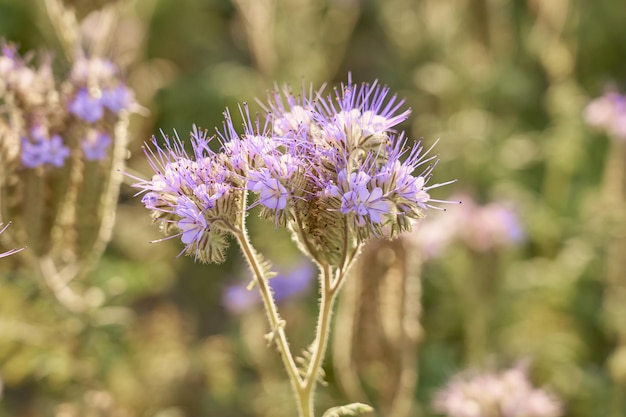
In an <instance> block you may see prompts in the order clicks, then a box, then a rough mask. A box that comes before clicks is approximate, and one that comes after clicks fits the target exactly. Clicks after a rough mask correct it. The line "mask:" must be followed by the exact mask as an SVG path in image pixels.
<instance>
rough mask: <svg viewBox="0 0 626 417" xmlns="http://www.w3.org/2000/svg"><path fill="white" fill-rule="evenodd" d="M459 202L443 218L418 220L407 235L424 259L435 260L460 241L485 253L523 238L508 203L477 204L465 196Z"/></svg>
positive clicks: (516, 216) (519, 221) (519, 225)
mask: <svg viewBox="0 0 626 417" xmlns="http://www.w3.org/2000/svg"><path fill="white" fill-rule="evenodd" d="M456 199H457V198H455V200H456ZM458 200H460V201H462V202H463V204H461V205H460V206H459V207H458V208H456V209H455V210H452V211H450V212H448V213H446V215H445V216H432V217H430V218H428V219H425V220H423V221H420V222H419V223H418V224H417V225H416V227H415V229H414V231H413V233H412V234H411V235H410V237H411V238H412V240H414V241H415V244H416V245H417V246H418V247H419V248H420V250H421V252H422V256H423V257H424V258H425V259H433V258H436V257H438V256H439V255H440V254H441V253H442V252H443V250H444V249H445V248H446V247H448V246H449V245H451V244H452V243H454V242H461V243H462V244H464V245H466V246H467V247H468V248H470V249H472V250H473V251H476V252H488V251H492V250H497V249H500V248H505V247H509V246H513V245H515V244H517V243H519V242H521V241H522V240H523V239H524V237H525V234H524V228H523V225H522V223H521V220H520V218H519V217H518V214H517V212H516V210H515V209H514V207H513V206H512V205H511V204H507V203H505V202H491V203H488V204H485V205H480V204H478V203H477V202H476V201H474V200H473V199H472V198H471V197H469V196H466V195H463V196H458Z"/></svg>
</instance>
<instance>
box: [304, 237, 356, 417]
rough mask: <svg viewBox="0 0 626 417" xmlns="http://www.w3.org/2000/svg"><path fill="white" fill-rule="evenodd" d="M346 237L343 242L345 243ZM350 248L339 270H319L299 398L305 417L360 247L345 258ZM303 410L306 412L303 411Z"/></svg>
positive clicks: (310, 412) (311, 412) (309, 415)
mask: <svg viewBox="0 0 626 417" xmlns="http://www.w3.org/2000/svg"><path fill="white" fill-rule="evenodd" d="M347 239H348V238H347V236H346V240H347ZM348 247H349V244H348V243H346V246H345V248H346V249H345V251H346V253H344V258H343V262H342V265H341V267H340V268H337V269H334V268H331V267H329V266H324V267H322V268H321V278H322V279H321V280H320V282H321V284H320V285H321V289H320V309H319V313H318V316H317V330H316V334H315V340H314V341H313V345H312V348H311V352H312V357H311V361H310V362H309V366H308V368H307V372H306V375H305V378H304V382H303V384H302V389H301V394H300V398H301V401H302V404H303V409H304V411H305V412H307V414H304V417H314V416H315V412H314V406H315V402H314V399H315V388H316V386H317V382H318V378H319V375H320V374H321V368H322V364H323V362H324V356H325V355H326V350H327V348H328V339H329V336H330V328H331V323H332V312H333V306H334V304H335V300H336V299H337V294H339V291H340V290H341V287H342V286H343V282H344V281H345V278H346V277H347V275H348V272H349V270H350V267H351V266H352V264H353V262H354V260H355V259H356V258H357V257H358V254H359V252H360V249H361V246H360V245H357V246H356V247H355V248H353V249H352V250H350V253H349V254H348V253H347V252H348V249H347V248H348ZM305 406H306V408H305Z"/></svg>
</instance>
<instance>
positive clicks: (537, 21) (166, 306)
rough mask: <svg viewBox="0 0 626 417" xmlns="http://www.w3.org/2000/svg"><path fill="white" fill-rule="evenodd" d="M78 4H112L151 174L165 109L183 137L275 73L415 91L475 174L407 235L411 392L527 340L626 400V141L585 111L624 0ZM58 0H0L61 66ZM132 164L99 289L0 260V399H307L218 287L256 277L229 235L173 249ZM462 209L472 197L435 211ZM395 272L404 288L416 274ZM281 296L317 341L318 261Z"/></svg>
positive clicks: (573, 403)
mask: <svg viewBox="0 0 626 417" xmlns="http://www.w3.org/2000/svg"><path fill="white" fill-rule="evenodd" d="M48 3H50V2H48ZM65 5H66V6H67V7H68V8H71V9H72V10H75V12H76V15H77V16H78V18H79V19H83V18H85V17H87V19H92V20H91V21H89V20H88V21H87V23H84V26H85V27H87V28H89V27H90V26H93V25H96V24H97V22H98V20H97V19H96V18H94V16H97V14H96V15H94V14H93V12H94V11H98V10H100V9H103V10H109V11H110V10H114V11H115V13H118V14H117V15H116V16H117V17H116V20H115V25H113V27H114V30H113V31H112V32H111V34H110V35H111V36H112V37H113V39H114V41H112V42H111V45H112V47H111V48H110V50H109V51H108V54H109V56H108V57H109V58H111V59H112V60H113V61H115V62H116V63H117V64H118V65H120V67H121V68H122V69H123V73H124V74H125V75H124V77H125V80H126V82H127V84H128V85H129V86H130V87H132V88H133V89H134V90H135V94H136V98H137V101H138V102H139V103H140V104H141V105H142V106H143V109H142V110H141V111H140V112H139V113H140V114H134V115H132V117H131V125H130V145H129V147H130V153H129V159H128V161H127V163H128V171H129V172H131V173H133V174H135V175H138V176H142V177H147V176H149V175H150V169H149V167H148V166H147V164H146V161H145V158H144V157H143V153H142V149H141V147H142V144H143V142H144V141H145V140H147V139H149V138H150V136H151V135H153V134H155V133H158V131H159V129H162V130H163V131H164V132H166V133H168V134H171V133H173V132H174V130H176V131H177V132H179V134H180V135H181V136H182V137H184V136H186V135H187V134H188V133H187V132H188V131H189V130H190V129H191V126H192V124H194V123H195V124H197V125H199V126H201V127H203V128H208V129H210V130H213V129H214V128H215V127H219V126H221V123H222V120H223V116H222V113H223V111H224V109H225V108H226V107H229V108H231V109H232V110H233V111H236V106H237V103H241V102H243V101H248V102H250V105H251V107H252V108H255V109H260V107H259V106H258V105H257V104H256V103H255V98H256V97H258V98H261V99H263V98H264V97H265V96H266V94H267V91H268V90H269V89H271V88H272V87H273V86H274V83H278V85H281V84H282V83H285V82H289V83H292V84H294V85H296V86H299V85H300V83H301V82H302V80H305V82H306V83H309V82H311V83H313V85H315V86H320V85H321V84H322V83H325V82H326V83H328V84H329V85H330V86H333V85H337V83H339V82H341V81H344V82H345V81H346V80H347V74H348V72H351V74H352V78H353V79H354V80H355V81H357V82H361V81H363V82H372V81H373V80H375V79H378V80H380V82H381V83H383V84H386V85H388V86H389V87H390V88H391V89H392V91H394V92H397V94H398V95H399V96H400V97H404V98H406V105H407V106H409V107H411V108H412V110H413V114H412V116H411V117H410V119H409V120H408V121H407V122H405V123H404V125H403V126H401V128H402V129H404V130H405V131H406V132H407V133H408V134H409V136H410V137H412V138H415V139H418V138H424V139H423V140H424V143H425V144H426V145H431V144H433V143H434V142H435V141H436V139H440V141H439V142H438V144H437V146H436V152H437V153H438V154H439V155H440V160H441V161H440V164H439V166H438V167H437V169H436V171H435V181H437V182H443V181H447V180H450V179H458V182H457V183H455V184H453V185H450V186H446V187H443V188H439V189H437V190H435V191H434V192H433V197H434V198H439V199H452V200H463V204H462V205H460V206H457V205H450V206H447V208H448V211H447V212H445V213H439V212H435V211H432V210H431V211H430V212H429V217H432V218H433V219H432V221H433V223H434V224H436V225H437V226H433V227H432V228H431V229H428V230H423V229H425V228H426V226H424V228H423V229H422V230H423V231H424V233H423V234H420V230H418V232H417V233H416V234H414V235H413V236H411V239H412V240H411V245H410V246H409V247H410V248H411V251H413V252H409V253H404V252H403V256H407V257H409V258H415V259H416V261H415V262H414V264H412V265H413V266H412V268H413V270H412V271H411V274H408V275H410V276H405V277H404V278H403V279H405V280H410V279H413V280H414V279H418V280H419V284H421V285H419V284H418V286H419V287H420V288H418V290H417V291H415V287H411V288H413V290H414V292H412V293H410V294H411V297H412V298H409V299H408V301H407V302H408V303H409V304H410V305H412V306H413V307H414V308H413V311H414V312H415V311H417V313H415V314H414V316H413V319H414V320H416V322H415V323H413V325H415V326H418V328H420V329H421V330H420V331H419V334H420V337H418V338H417V339H416V343H414V344H413V345H411V346H412V348H411V350H410V351H409V354H408V358H409V359H410V360H409V362H408V363H409V364H411V365H409V364H407V365H406V366H414V367H415V369H416V371H417V372H416V373H417V375H419V378H418V381H417V383H416V385H415V387H414V388H412V389H411V393H410V398H411V400H412V405H411V408H410V409H411V411H410V414H409V415H411V416H434V415H437V414H436V413H435V412H434V411H433V409H432V407H431V401H432V398H433V394H434V393H435V392H436V391H437V390H438V389H440V388H441V387H443V386H444V385H445V383H446V381H447V380H448V379H449V378H450V377H451V376H452V375H454V374H455V373H457V372H459V371H462V370H466V369H500V368H502V367H509V366H512V365H514V364H516V363H519V362H520V361H525V363H527V364H528V365H527V366H528V368H529V374H530V377H531V379H532V380H533V381H534V383H535V384H536V385H538V386H545V387H548V388H549V389H550V390H551V391H552V392H553V393H554V394H555V395H558V397H560V398H561V400H562V401H563V403H564V409H565V414H564V415H567V416H573V417H589V416H611V417H617V416H624V415H626V256H625V255H626V253H625V250H626V224H625V223H624V221H625V217H624V215H625V213H624V202H625V198H624V164H625V163H626V159H625V158H626V153H625V151H624V144H623V143H622V141H623V140H622V141H620V140H619V138H611V137H609V136H608V135H606V134H605V133H604V132H601V131H597V130H593V129H591V128H590V127H588V126H587V125H586V124H585V121H584V118H583V112H584V109H585V106H586V105H587V103H588V102H589V101H590V100H591V99H592V98H594V97H597V96H600V95H602V94H604V92H605V90H606V89H607V88H615V89H617V90H618V91H619V90H620V89H621V90H622V91H624V89H625V88H626V83H625V81H626V58H625V57H626V25H624V22H626V3H623V2H621V1H618V0H595V1H586V2H585V1H573V0H363V1H359V0H327V1H323V0H232V1H228V0H134V1H126V0H120V1H119V2H110V1H106V0H98V1H96V0H94V1H87V0H85V1H81V0H73V1H70V0H68V1H67V2H65ZM47 10H48V9H46V2H44V1H34V0H28V1H24V0H0V37H2V38H4V39H6V40H10V41H13V42H15V43H17V44H18V45H19V48H20V52H21V53H24V52H26V51H28V50H33V51H44V50H51V51H54V52H55V56H56V58H57V60H56V61H55V62H56V63H55V66H56V67H57V68H58V69H59V70H63V68H64V65H65V67H67V63H66V61H64V55H63V49H62V44H61V41H60V40H59V37H58V33H57V32H55V30H54V25H53V24H52V23H51V19H50V13H49V11H47ZM64 62H65V64H64ZM131 182H132V180H130V179H129V180H127V181H126V184H124V185H123V186H122V190H121V197H120V201H119V204H118V206H117V222H116V226H115V230H114V234H113V238H112V241H111V242H110V244H109V246H108V249H107V251H106V252H105V254H104V256H103V257H102V259H101V260H100V261H99V263H98V266H97V268H96V269H95V270H94V271H93V272H92V273H90V274H89V275H88V276H86V277H84V278H82V279H81V280H79V281H76V282H73V283H72V286H73V288H74V289H75V291H76V292H77V293H78V294H81V295H82V296H84V297H86V298H87V299H88V300H89V302H90V305H92V308H90V309H89V310H88V311H86V312H82V313H80V314H76V313H73V312H70V311H68V310H67V309H66V308H64V306H63V305H61V304H60V303H59V302H58V300H56V299H55V297H54V296H52V295H51V293H50V291H49V289H47V288H46V287H45V285H42V283H41V282H40V280H39V278H38V277H37V275H36V274H34V273H31V272H30V271H29V269H28V266H27V265H22V264H20V263H19V262H18V261H17V260H14V261H12V260H11V258H6V259H2V260H0V277H1V279H2V281H1V283H0V379H1V380H2V387H3V388H2V398H1V399H0V416H3V417H4V416H6V417H35V416H37V417H38V416H56V417H74V416H76V417H79V416H80V417H91V416H94V417H95V416H138V417H139V416H155V417H186V416H188V417H199V416H209V417H212V416H215V417H231V416H232V417H234V416H238V417H245V416H249V417H252V416H268V417H269V416H271V417H275V416H276V417H281V416H292V415H294V408H293V404H292V399H291V393H290V391H289V386H288V383H287V380H286V378H285V375H284V371H283V370H282V369H281V367H280V364H279V361H278V358H277V355H276V353H275V349H274V348H273V347H268V346H267V345H266V343H265V341H264V339H263V334H264V333H266V331H267V326H266V324H265V322H264V316H263V313H262V311H261V310H260V306H259V305H257V304H255V303H254V301H253V300H252V301H245V302H244V301H242V300H241V299H239V298H235V299H233V298H232V297H231V298H228V297H227V298H225V297H226V296H225V294H231V295H232V294H233V293H232V289H230V287H232V286H233V285H238V284H244V285H245V284H246V282H247V280H248V279H249V278H248V275H247V273H246V270H245V265H244V264H243V262H242V259H241V256H240V254H239V253H238V251H237V250H236V248H235V249H233V250H231V251H230V252H231V253H230V255H229V257H228V260H227V261H226V262H225V263H224V264H222V265H201V264H195V263H194V262H193V259H191V258H186V257H182V256H181V257H178V258H177V255H178V253H179V251H180V250H181V249H182V247H181V245H180V243H179V242H178V241H175V240H170V241H164V242H160V243H149V242H150V241H152V240H155V239H159V238H161V235H160V234H159V232H158V230H157V229H156V227H154V226H153V225H152V224H151V220H150V218H149V214H148V212H147V211H146V210H145V209H144V208H143V207H142V206H141V203H140V201H139V199H138V198H135V197H134V196H133V194H134V190H133V189H132V188H131V187H130V186H129V184H130V183H131ZM489 204H492V206H489V207H494V205H498V206H502V207H506V209H507V210H508V214H507V216H509V217H507V220H506V222H505V224H506V225H508V226H507V227H504V228H503V226H496V229H497V228H498V227H500V229H497V231H495V232H493V231H492V229H490V227H491V226H492V225H493V223H497V222H498V220H497V219H498V216H497V215H496V214H494V212H487V214H485V213H483V212H480V214H478V213H479V211H480V208H481V207H483V208H484V207H485V206H488V205H489ZM472 210H474V211H472ZM455 211H456V214H455ZM459 213H465V214H463V215H461V214H459ZM468 213H469V214H468ZM445 216H450V218H451V219H457V220H458V219H459V218H460V219H461V220H458V221H452V220H450V221H441V219H440V218H442V217H445ZM430 220H431V219H427V220H425V222H427V221H430ZM251 222H252V224H251V235H252V240H253V242H254V243H255V245H256V246H257V248H258V249H259V250H260V251H261V252H263V253H264V254H265V255H266V256H267V258H269V259H272V260H273V261H274V263H275V265H276V267H277V269H278V270H281V271H284V272H285V273H288V272H289V271H293V270H296V269H298V268H300V269H298V273H304V274H309V275H310V276H313V275H314V272H311V271H310V268H308V269H307V268H304V269H302V268H303V267H302V264H301V262H302V260H301V259H300V257H299V255H298V252H297V250H296V249H295V247H294V246H293V244H292V243H291V241H290V239H289V237H288V235H287V234H286V233H284V232H282V231H277V230H274V225H273V224H266V223H263V222H261V221H256V220H253V219H252V218H251ZM507 222H508V223H507ZM498 224H500V223H498ZM426 232H428V233H426ZM383 246H384V245H383ZM27 250H28V249H27ZM384 250H386V251H389V250H392V251H393V250H394V249H393V248H392V249H389V248H388V247H387V248H385V249H384ZM403 250H406V248H404V249H403ZM381 251H382V249H381ZM381 251H379V252H380V253H383V252H381ZM374 253H376V251H375V252H374ZM18 256H20V255H15V257H18ZM303 271H304V272H303ZM296 275H297V273H296ZM358 278H359V277H358V274H356V273H355V277H354V279H355V280H357V279H358ZM380 279H381V280H382V279H389V280H396V278H393V277H391V278H389V276H388V275H385V276H384V277H383V276H381V277H380ZM395 282H396V281H393V283H395ZM393 283H392V284H390V285H395V284H393ZM402 285H404V284H402ZM402 285H399V286H397V288H396V289H397V291H406V290H407V288H408V287H406V286H402ZM229 289H230V290H229ZM348 290H351V291H353V293H352V294H351V295H352V297H351V300H352V301H349V300H348V301H346V300H342V302H341V303H343V304H342V305H344V306H345V305H347V304H348V303H350V302H354V298H355V297H356V298H357V299H359V297H361V298H360V299H361V300H365V297H366V296H367V295H368V294H367V290H366V289H363V288H361V290H360V292H358V293H355V291H356V290H354V289H350V288H349V287H347V289H346V291H348ZM370 295H371V294H370ZM389 302H390V301H389V298H388V297H382V296H374V297H371V298H369V299H367V302H362V303H361V308H359V309H354V308H353V309H352V310H350V309H347V308H344V310H342V311H343V312H340V313H339V314H338V317H339V318H341V320H340V322H339V323H343V324H342V325H343V326H352V325H353V324H354V323H357V322H358V323H361V327H362V326H363V323H365V326H367V323H369V325H370V326H371V328H370V329H365V330H363V329H361V327H359V329H361V330H360V333H359V334H357V333H358V332H356V333H355V332H345V331H338V332H337V333H336V334H335V335H334V343H335V345H340V346H346V345H347V346H350V347H351V349H357V350H358V349H359V347H363V349H365V347H364V346H367V345H368V343H370V342H371V343H373V342H372V340H373V339H377V338H380V337H381V336H380V333H377V332H380V331H383V330H381V329H379V328H377V327H376V326H379V327H380V328H383V327H385V323H384V320H385V319H383V320H380V321H376V320H370V321H367V320H360V319H359V317H358V314H357V312H358V311H361V310H362V311H365V312H367V311H379V310H380V311H383V310H385V308H386V307H385V303H389ZM238 303H239V304H238ZM241 303H243V305H242V304H241ZM341 303H340V304H341ZM342 305H340V309H342ZM280 307H281V311H282V314H283V316H284V317H285V318H286V320H287V322H288V325H287V332H288V334H289V336H290V338H291V339H292V345H293V348H294V350H298V349H302V348H304V347H305V346H306V345H307V343H309V342H310V340H311V339H312V336H313V328H314V327H313V326H314V322H313V317H315V310H316V292H315V283H314V281H311V282H310V284H309V285H308V287H307V286H306V285H304V286H302V288H300V290H299V291H298V293H297V294H296V295H293V296H290V297H287V298H285V299H284V300H282V301H281V303H280ZM346 311H352V314H353V316H350V313H349V312H348V313H346ZM401 315H402V314H401ZM400 319H401V318H398V317H395V316H393V315H391V316H389V317H387V319H386V320H400ZM346 323H348V324H346ZM368 335H369V336H368ZM372 335H373V336H372ZM359 337H360V338H361V339H358V338H359ZM347 338H351V340H347ZM389 340H392V339H389ZM368 341H369V342H368ZM376 343H378V345H380V344H381V343H382V342H380V341H378V342H376ZM385 343H388V346H387V345H385V346H387V349H388V350H384V349H381V350H379V351H377V353H376V354H372V353H370V354H367V353H365V354H362V355H360V356H359V355H357V354H355V355H356V356H357V357H362V358H368V357H370V358H371V360H370V361H369V362H368V361H365V360H363V361H362V362H363V363H362V364H361V368H359V369H358V370H357V374H358V375H357V379H358V380H359V381H360V384H361V385H362V389H361V393H360V395H364V396H365V397H366V399H367V400H369V401H370V402H372V403H374V405H377V404H383V403H384V402H385V401H386V395H387V394H385V386H390V385H391V384H392V383H394V382H393V381H390V380H388V379H387V378H394V376H393V375H392V373H389V372H386V371H385V369H388V368H389V367H390V366H392V365H390V364H387V363H386V360H392V358H394V352H395V351H396V350H394V349H395V348H396V347H397V348H398V349H402V346H395V345H394V343H391V342H389V341H387V342H385ZM382 344H384V343H382ZM378 345H377V346H378ZM344 353H345V352H344ZM353 353H354V352H353ZM357 353H358V352H357ZM368 355H369V356H368ZM348 356H350V355H348ZM341 357H342V356H341V352H335V351H333V352H331V353H330V354H329V357H328V361H327V365H326V367H325V368H326V378H327V380H328V382H329V385H328V386H327V387H322V388H321V389H320V394H319V396H318V403H319V404H320V406H319V409H323V406H324V405H326V406H327V407H326V408H328V407H330V406H332V405H337V404H341V403H345V402H346V401H349V400H351V395H352V394H351V391H350V390H349V389H343V388H342V386H343V385H345V384H343V385H342V383H341V376H340V375H337V369H340V367H337V366H333V363H334V362H335V361H340V360H341ZM344 357H345V355H344ZM396 365H397V364H396ZM381 375H385V378H383V377H381ZM344 388H345V387H344ZM387 396H388V395H387ZM380 408H383V409H384V404H383V405H382V406H380V407H379V409H380ZM380 415H381V416H382V415H383V414H380Z"/></svg>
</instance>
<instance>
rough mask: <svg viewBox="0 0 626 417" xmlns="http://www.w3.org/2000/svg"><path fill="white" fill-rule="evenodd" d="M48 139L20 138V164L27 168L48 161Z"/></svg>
mask: <svg viewBox="0 0 626 417" xmlns="http://www.w3.org/2000/svg"><path fill="white" fill-rule="evenodd" d="M48 150H49V142H48V140H41V141H35V142H31V141H30V140H28V138H25V137H23V138H22V154H21V158H22V164H24V166H25V167H27V168H35V167H38V166H39V165H43V164H45V163H46V162H47V161H48Z"/></svg>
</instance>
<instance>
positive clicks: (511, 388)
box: [433, 365, 563, 417]
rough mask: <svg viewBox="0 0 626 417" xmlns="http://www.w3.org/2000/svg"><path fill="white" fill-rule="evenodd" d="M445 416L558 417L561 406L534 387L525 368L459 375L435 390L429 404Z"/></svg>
mask: <svg viewBox="0 0 626 417" xmlns="http://www.w3.org/2000/svg"><path fill="white" fill-rule="evenodd" d="M433 407H434V408H435V410H436V411H438V412H440V413H443V414H445V415H446V416H448V417H559V416H561V415H563V410H562V406H561V403H560V402H559V401H558V400H557V399H556V398H555V397H554V396H553V395H552V394H550V393H549V392H547V391H546V390H544V389H539V388H534V387H533V386H532V384H531V382H530V381H529V380H528V375H527V371H526V367H525V366H524V365H517V366H516V367H514V368H511V369H508V370H505V371H503V372H500V373H480V374H475V375H469V374H468V375H466V374H461V375H457V376H455V377H453V378H452V380H451V381H450V382H449V384H448V386H446V387H445V388H444V389H443V390H441V391H439V392H438V393H437V394H436V396H435V400H434V403H433Z"/></svg>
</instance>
